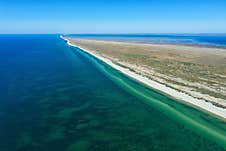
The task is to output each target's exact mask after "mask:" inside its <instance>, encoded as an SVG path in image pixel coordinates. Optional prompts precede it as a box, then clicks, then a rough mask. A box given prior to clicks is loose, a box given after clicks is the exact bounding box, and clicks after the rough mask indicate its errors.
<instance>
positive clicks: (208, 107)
mask: <svg viewBox="0 0 226 151" xmlns="http://www.w3.org/2000/svg"><path fill="white" fill-rule="evenodd" d="M61 38H63V39H64V40H66V41H67V43H68V44H69V45H70V46H74V47H78V48H80V49H81V50H83V51H85V52H87V53H89V54H91V55H93V56H95V57H96V58H98V59H100V60H102V61H103V62H105V63H106V64H108V65H110V66H111V67H113V68H114V69H116V70H118V71H120V72H121V73H123V74H125V75H127V76H128V77H130V78H133V79H135V80H137V81H139V82H142V83H143V84H145V85H147V86H148V87H151V88H153V89H156V90H158V91H160V92H162V93H165V94H167V95H169V96H171V97H174V98H176V99H177V100H179V101H181V102H183V103H185V104H188V105H190V106H193V107H195V108H198V109H201V110H202V111H205V112H208V113H211V114H213V115H215V116H217V117H220V118H222V119H224V120H225V119H226V108H225V104H226V101H225V100H224V99H222V98H217V97H214V96H209V95H205V94H201V93H198V92H192V93H186V91H179V90H178V89H176V88H177V87H178V88H179V89H181V88H182V89H183V87H182V86H180V85H176V84H174V85H173V84H172V85H169V84H168V85H167V84H165V83H166V82H165V81H164V80H162V81H161V79H160V78H159V79H158V78H157V77H158V76H156V79H153V78H150V77H148V76H145V75H144V74H139V73H138V72H135V71H136V68H133V67H132V65H131V64H125V63H124V64H123V63H122V64H120V63H121V62H120V59H119V60H113V59H112V58H110V57H109V56H107V55H106V56H104V55H103V54H102V55H100V53H99V52H98V51H95V50H94V49H90V48H88V47H85V46H86V45H82V44H81V43H79V42H77V41H76V40H78V39H76V40H74V39H73V38H67V37H63V36H61ZM93 41H95V40H93ZM101 42H102V44H103V43H109V42H105V41H101ZM110 43H113V44H115V45H120V44H121V43H120V42H110ZM129 45H136V44H132V43H129ZM143 45H147V46H149V44H143ZM158 47H163V48H164V47H168V46H167V45H161V46H158ZM174 47H177V46H174ZM182 47H183V46H182ZM197 49H198V48H197ZM186 50H187V51H189V50H188V48H187V47H183V51H186ZM198 50H200V49H198ZM213 50H214V51H213ZM200 51H202V50H200ZM200 51H199V52H200ZM209 51H210V52H211V53H213V54H214V53H218V52H219V51H218V50H217V51H215V49H209ZM220 51H221V50H220ZM222 51H224V50H222ZM139 69H141V68H139ZM139 69H138V70H139ZM134 70H135V71H134ZM145 71H147V70H145ZM149 72H150V71H149ZM152 72H154V71H152ZM143 73H144V72H143ZM181 81H182V82H184V81H183V79H181ZM184 83H186V82H184ZM188 84H192V83H188ZM193 84H194V83H193ZM197 85H198V84H197ZM203 87H204V86H203ZM184 89H186V86H184ZM209 89H210V88H209ZM221 91H222V92H223V93H224V89H222V90H221ZM188 92H189V91H188ZM193 94H196V95H193ZM197 96H199V97H197ZM206 98H207V99H209V100H213V102H211V101H207V99H206ZM216 104H217V105H216Z"/></svg>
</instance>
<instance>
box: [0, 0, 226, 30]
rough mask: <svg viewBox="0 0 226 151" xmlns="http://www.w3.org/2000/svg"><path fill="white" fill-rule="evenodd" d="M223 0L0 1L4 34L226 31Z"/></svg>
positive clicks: (1, 27) (1, 24) (225, 14)
mask: <svg viewBox="0 0 226 151" xmlns="http://www.w3.org/2000/svg"><path fill="white" fill-rule="evenodd" d="M225 6H226V1H225V0H218V1H214V0H205V1H204V0H196V1H195V0H190V1H180V0H170V1H167V0H159V1H148V0H140V1H135V0H130V1H129V0H125V1H119V0H115V1H111V0H109V1H106V0H96V1H82V0H77V1H67V2H66V1H63V0H55V1H53V0H46V1H44V0H40V1H28V0H21V1H20V3H18V1H15V0H8V1H0V18H1V20H0V33H1V34H7V33H11V34H13V33H16V34H19V33H22V34H24V33H226V20H225V18H226V11H225Z"/></svg>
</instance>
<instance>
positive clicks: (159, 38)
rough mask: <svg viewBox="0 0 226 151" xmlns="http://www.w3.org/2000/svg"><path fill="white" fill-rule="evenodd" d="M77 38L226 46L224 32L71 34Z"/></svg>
mask: <svg viewBox="0 0 226 151" xmlns="http://www.w3.org/2000/svg"><path fill="white" fill-rule="evenodd" d="M70 36H74V37H79V38H94V39H109V40H119V41H133V42H145V43H170V44H185V45H199V46H212V47H226V34H196V35H192V34H74V35H73V34H72V35H70Z"/></svg>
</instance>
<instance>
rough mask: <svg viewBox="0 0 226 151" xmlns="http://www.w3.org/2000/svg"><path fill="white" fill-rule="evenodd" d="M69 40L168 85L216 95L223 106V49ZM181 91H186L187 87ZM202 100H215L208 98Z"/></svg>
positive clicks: (225, 58)
mask: <svg viewBox="0 0 226 151" xmlns="http://www.w3.org/2000/svg"><path fill="white" fill-rule="evenodd" d="M69 39H70V41H71V42H72V43H75V44H76V45H77V46H80V47H83V48H85V49H88V50H90V51H93V52H94V53H96V54H99V55H102V56H105V57H107V58H109V59H111V60H112V61H114V62H117V63H119V64H121V65H123V66H127V67H128V68H131V69H132V70H135V71H137V73H139V74H142V75H145V76H148V77H150V78H152V79H155V80H156V81H158V80H160V79H165V80H166V83H165V84H167V85H170V86H173V85H180V86H186V87H187V88H189V89H192V91H198V92H200V93H202V94H207V95H209V96H213V97H215V98H219V99H221V100H220V102H221V103H218V102H217V104H218V105H219V106H223V107H226V50H225V49H217V48H199V47H191V46H177V45H158V44H139V43H128V42H113V41H97V40H88V39H76V38H69ZM153 71H154V72H153ZM175 88H176V87H175ZM177 89H178V88H177ZM181 91H184V92H187V93H188V92H189V91H190V90H189V91H188V89H187V90H186V89H181ZM204 99H206V100H207V101H212V102H214V101H213V100H212V98H211V97H210V100H208V97H206V98H204ZM222 102H223V103H222ZM215 103H216V102H215ZM222 104H223V105H222Z"/></svg>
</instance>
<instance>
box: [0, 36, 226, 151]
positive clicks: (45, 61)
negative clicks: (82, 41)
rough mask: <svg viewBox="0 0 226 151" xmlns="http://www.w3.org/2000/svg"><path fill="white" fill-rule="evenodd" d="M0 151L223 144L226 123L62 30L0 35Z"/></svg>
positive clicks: (218, 148)
mask: <svg viewBox="0 0 226 151" xmlns="http://www.w3.org/2000/svg"><path fill="white" fill-rule="evenodd" d="M0 72H1V74H0V81H1V85H0V90H1V91H0V150H1V151H14V150H15V151H40V150H41V151H49V150H54V151H58V150H59V151H62V150H65V151H77V150H78V151H85V150H87V151H96V150H97V151H102V150H103V151H106V150H107V151H108V150H114V151H115V150H122V151H132V150H136V151H137V150H139V151H150V150H156V151H160V150H164V151H166V150H173V151H175V150H180V151H181V150H183V151H190V150H200V151H201V150H203V151H208V150H210V151H212V150H214V151H222V150H224V148H225V144H226V142H225V134H226V133H225V132H226V127H225V124H226V123H225V122H222V121H220V120H218V119H215V118H213V117H211V116H209V115H207V114H204V113H201V112H199V111H197V110H195V109H193V108H190V107H187V106H185V105H183V104H180V103H178V102H176V101H175V100H173V99H171V98H169V97H166V96H164V95H162V94H160V93H158V92H156V91H154V90H151V89H148V88H146V87H144V86H142V85H141V84H139V83H137V82H134V81H133V80H131V79H128V78H127V77H125V76H123V75H122V74H120V73H119V72H117V71H115V70H114V69H112V68H111V67H109V66H107V65H105V64H104V63H102V62H101V61H98V60H97V59H95V58H93V57H92V56H90V55H88V54H86V53H83V52H82V51H81V50H79V49H77V48H73V47H69V46H68V45H67V44H66V42H65V41H63V40H62V39H60V38H59V35H11V36H6V35H2V36H0Z"/></svg>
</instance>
